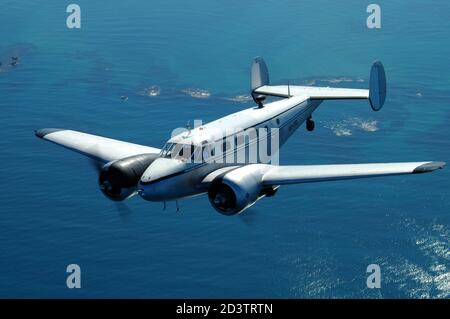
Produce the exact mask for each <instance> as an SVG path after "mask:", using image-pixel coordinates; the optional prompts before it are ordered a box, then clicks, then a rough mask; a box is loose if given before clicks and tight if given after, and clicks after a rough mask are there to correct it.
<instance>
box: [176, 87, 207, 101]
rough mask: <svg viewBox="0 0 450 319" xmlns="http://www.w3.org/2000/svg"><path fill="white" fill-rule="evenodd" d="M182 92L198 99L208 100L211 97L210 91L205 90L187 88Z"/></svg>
mask: <svg viewBox="0 0 450 319" xmlns="http://www.w3.org/2000/svg"><path fill="white" fill-rule="evenodd" d="M181 92H183V93H184V94H187V95H189V96H191V97H193V98H197V99H207V98H209V97H210V96H211V93H210V92H209V91H207V90H203V89H195V88H187V89H183V90H181Z"/></svg>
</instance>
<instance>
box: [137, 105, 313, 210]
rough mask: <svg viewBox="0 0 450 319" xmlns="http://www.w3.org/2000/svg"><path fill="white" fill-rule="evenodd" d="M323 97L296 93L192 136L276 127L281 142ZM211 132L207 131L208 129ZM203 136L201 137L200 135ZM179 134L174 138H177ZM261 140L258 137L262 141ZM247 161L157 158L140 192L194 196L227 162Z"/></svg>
mask: <svg viewBox="0 0 450 319" xmlns="http://www.w3.org/2000/svg"><path fill="white" fill-rule="evenodd" d="M321 102H322V101H320V100H310V99H307V98H302V97H292V98H290V99H285V100H281V101H276V102H272V103H267V104H266V105H265V106H264V108H257V107H254V108H250V109H246V110H243V111H240V112H237V113H233V114H231V115H228V116H226V117H223V118H220V119H218V120H216V121H214V122H211V123H208V124H205V125H204V126H203V127H201V128H198V129H195V130H192V131H191V132H190V134H191V136H190V137H191V139H197V140H201V139H204V138H205V132H209V131H212V130H214V131H215V132H217V130H221V129H223V130H225V128H227V129H229V128H230V127H236V128H244V129H247V128H250V127H252V128H255V129H258V128H268V129H272V128H276V129H278V132H279V146H280V147H281V146H282V145H283V144H284V143H285V142H286V141H287V140H288V138H289V137H290V136H291V135H292V134H293V133H294V132H295V131H296V130H297V129H298V128H299V127H300V126H301V124H302V123H303V122H305V121H306V120H307V119H308V118H309V117H310V116H311V114H312V112H314V110H315V109H316V108H317V107H318V106H319V104H320V103H321ZM206 135H207V133H206ZM199 137H201V138H199ZM177 138H178V139H179V137H175V138H172V139H170V140H169V141H168V142H170V141H174V140H177ZM259 142H260V141H259V140H258V143H259ZM242 165H245V163H240V164H237V163H230V162H228V163H210V162H201V163H192V162H184V161H181V160H177V159H168V158H162V157H161V158H157V159H156V160H155V161H154V162H153V163H152V164H151V165H150V166H149V167H148V168H147V170H146V171H145V173H144V174H143V175H142V177H141V181H140V183H139V186H138V189H139V195H140V196H141V197H142V198H143V199H145V200H149V201H170V200H177V199H181V198H186V197H192V196H196V195H199V194H203V193H205V192H207V187H206V184H205V183H202V181H203V180H204V179H205V177H206V176H208V174H210V173H212V172H214V171H216V170H217V169H220V168H223V167H227V166H242Z"/></svg>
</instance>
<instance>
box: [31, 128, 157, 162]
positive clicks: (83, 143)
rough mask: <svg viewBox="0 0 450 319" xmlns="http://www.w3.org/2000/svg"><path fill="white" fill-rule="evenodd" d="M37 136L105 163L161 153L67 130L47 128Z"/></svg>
mask: <svg viewBox="0 0 450 319" xmlns="http://www.w3.org/2000/svg"><path fill="white" fill-rule="evenodd" d="M35 134H36V136H37V137H39V138H42V139H44V140H47V141H50V142H52V143H55V144H58V145H61V146H63V147H65V148H68V149H70V150H73V151H76V152H78V153H81V154H83V155H86V156H89V157H91V158H94V159H96V160H99V161H102V162H105V163H106V162H110V161H114V160H118V159H121V158H125V157H129V156H134V155H139V154H155V153H159V151H160V150H159V149H157V148H153V147H148V146H144V145H139V144H133V143H128V142H123V141H119V140H114V139H111V138H106V137H102V136H97V135H92V134H87V133H82V132H78V131H73V130H66V129H54V128H45V129H40V130H36V131H35Z"/></svg>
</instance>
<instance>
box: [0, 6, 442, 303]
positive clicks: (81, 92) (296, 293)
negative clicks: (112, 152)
mask: <svg viewBox="0 0 450 319" xmlns="http://www.w3.org/2000/svg"><path fill="white" fill-rule="evenodd" d="M72 2H75V3H77V4H79V5H80V7H81V21H82V22H81V23H82V24H81V29H68V28H67V26H66V18H67V16H68V13H66V6H67V5H69V4H70V3H72ZM369 3H370V2H367V1H356V0H351V1H324V0H302V1H299V0H295V1H294V0H287V1H280V0H276V1H275V0H271V1H254V0H247V1H245V2H243V1H237V0H227V1H223V0H217V1H208V0H192V1H181V0H172V1H162V0H161V1H157V0H149V1H144V0H128V1H118V0H110V1H92V0H73V1H61V0H45V1H44V0H36V1H31V0H28V1H25V0H1V2H0V62H2V66H0V112H1V115H0V132H1V138H0V163H1V164H0V181H1V182H0V297H19V298H22V297H39V298H52V297H62V298H82V297H89V298H90V297H93V298H100V297H125V298H128V297H130V298H131V297H162V298H164V297H190V298H197V297H237V298H240V297H275V298H278V297H282V298H449V297H450V201H449V200H450V179H449V177H450V167H447V168H446V169H444V170H440V171H438V172H435V173H433V174H426V175H410V176H397V177H387V178H375V179H366V180H353V181H340V182H328V183H314V184H302V185H292V186H284V187H282V188H281V189H280V190H279V192H278V193H277V195H276V196H275V197H273V198H266V199H263V200H261V201H259V202H258V203H257V204H255V205H254V206H253V207H252V208H250V209H249V210H248V211H246V212H245V213H244V214H242V215H240V216H235V217H226V216H222V215H220V214H218V213H216V212H215V211H214V210H213V209H212V207H211V206H210V204H209V202H208V200H207V198H206V197H204V196H203V197H197V198H193V199H189V200H184V201H181V202H180V205H181V212H179V213H177V212H176V211H175V204H174V203H169V204H168V207H167V210H166V211H163V210H162V208H163V205H162V204H160V203H150V202H145V201H143V200H141V198H139V197H135V198H132V199H130V200H129V201H127V202H126V204H125V205H126V206H116V205H115V204H114V203H113V202H110V201H108V200H107V199H106V198H105V197H104V196H103V195H102V194H101V192H100V191H99V189H98V185H97V175H96V172H95V170H94V169H93V168H92V166H91V165H90V163H89V161H88V160H87V159H86V158H84V157H83V156H81V155H79V154H76V153H73V152H70V151H67V150H65V149H63V148H60V147H58V146H56V145H54V144H51V143H46V142H44V141H42V140H40V139H38V138H36V137H35V136H34V133H33V131H34V130H35V129H38V128H43V127H62V128H71V129H75V130H80V131H85V132H90V133H94V134H98V135H103V136H107V137H112V138H116V139H122V140H126V141H132V142H136V143H140V144H147V145H150V146H155V147H161V146H162V145H163V144H164V142H165V141H166V140H167V139H168V138H169V137H170V135H171V132H172V129H174V128H177V127H184V126H185V125H186V123H188V122H189V121H190V122H191V123H193V121H194V120H196V119H199V120H203V121H204V122H207V121H211V120H213V119H216V118H218V117H221V116H224V115H226V114H228V113H231V112H236V111H238V110H241V109H243V108H246V107H250V106H252V102H251V101H249V100H248V93H249V92H248V91H249V85H250V84H249V81H250V74H249V73H250V63H251V60H252V58H253V57H255V56H257V55H260V56H262V57H264V58H265V60H266V62H267V64H268V66H269V70H270V76H271V81H272V82H273V83H286V82H287V81H290V83H293V84H313V85H321V86H330V87H348V88H366V87H367V86H368V77H369V70H370V66H371V63H372V62H373V61H374V60H377V59H379V60H381V61H383V63H384V65H385V68H386V73H387V79H388V97H387V101H386V104H385V107H384V109H383V110H382V111H380V112H372V111H371V109H370V107H369V105H368V103H367V102H366V101H338V102H332V101H327V102H325V103H323V104H322V105H321V106H320V108H319V109H318V110H317V111H316V113H315V114H314V119H315V121H316V130H315V131H314V132H312V133H309V132H306V129H305V128H304V127H303V126H302V127H301V128H300V129H299V130H298V132H297V133H296V134H295V135H293V137H291V139H290V140H289V142H288V143H287V144H285V146H284V147H283V149H282V151H281V158H280V161H281V163H282V164H328V163H364V162H391V161H394V162H395V161H423V160H425V161H426V160H439V161H447V162H450V142H449V137H450V134H449V133H450V67H449V66H450V41H449V35H448V30H450V19H448V12H449V11H450V2H448V1H443V0H442V1H433V2H426V1H418V0H412V1H398V0H395V1H394V0H389V1H381V0H378V1H377V3H378V4H379V5H380V6H381V10H382V15H381V18H382V27H381V29H378V30H373V29H368V28H367V26H366V19H367V16H368V15H369V14H368V13H367V12H366V7H367V5H368V4H369ZM13 56H17V57H19V61H18V64H17V65H16V66H11V65H9V63H10V62H11V57H13ZM69 264H78V265H80V267H81V285H82V287H81V289H68V288H67V287H66V277H67V275H68V274H67V273H66V267H67V265H69ZM369 264H378V265H379V266H380V268H381V276H382V277H381V278H382V279H381V288H380V289H369V288H367V285H366V279H367V276H368V275H369V274H368V273H366V268H367V266H368V265H369Z"/></svg>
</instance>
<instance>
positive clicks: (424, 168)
mask: <svg viewBox="0 0 450 319" xmlns="http://www.w3.org/2000/svg"><path fill="white" fill-rule="evenodd" d="M445 165H446V163H445V162H428V163H426V164H422V165H420V166H417V167H416V168H415V169H414V171H413V174H422V173H429V172H433V171H435V170H437V169H442V168H444V166H445Z"/></svg>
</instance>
